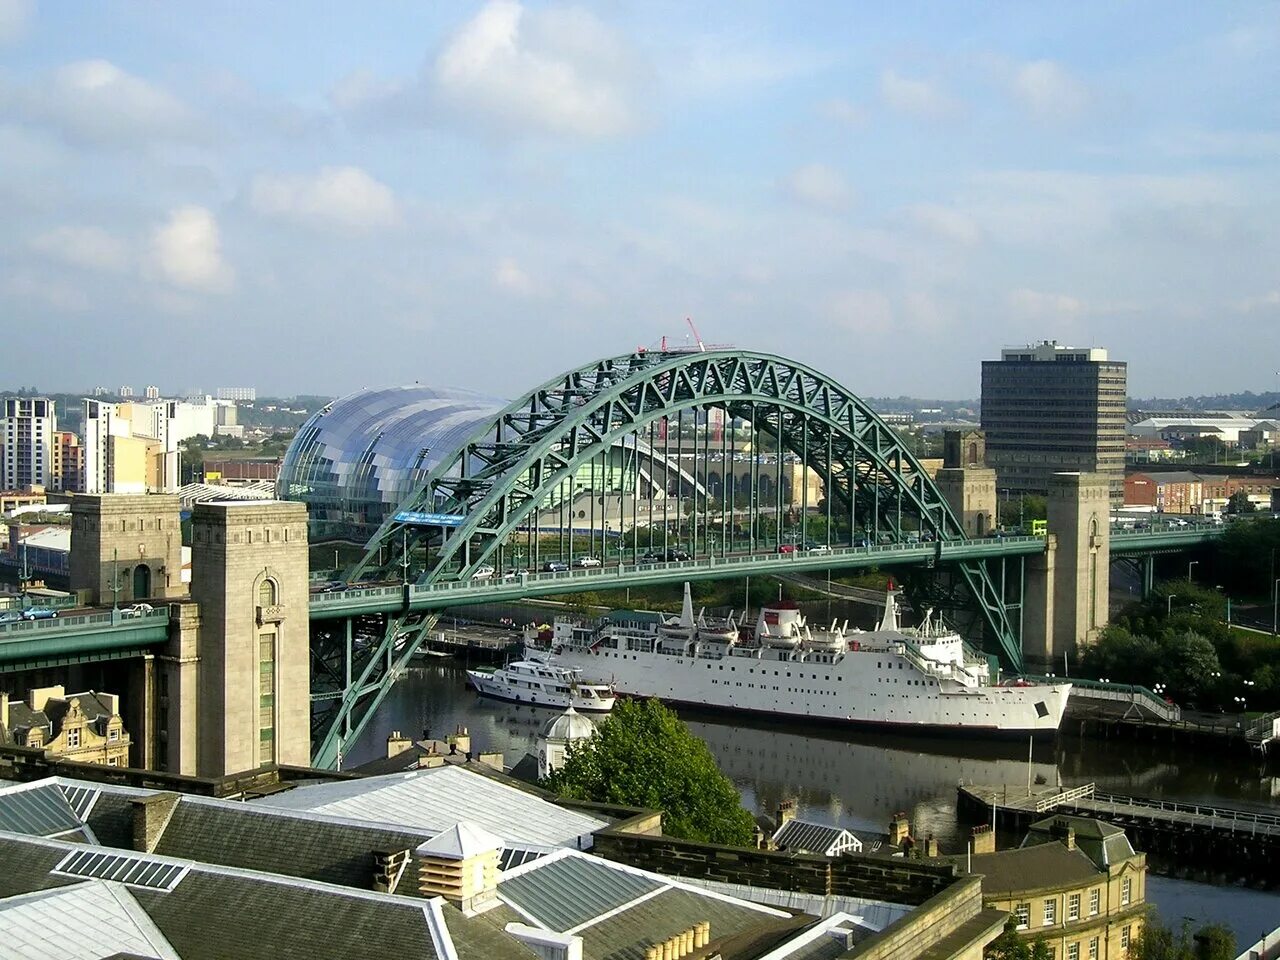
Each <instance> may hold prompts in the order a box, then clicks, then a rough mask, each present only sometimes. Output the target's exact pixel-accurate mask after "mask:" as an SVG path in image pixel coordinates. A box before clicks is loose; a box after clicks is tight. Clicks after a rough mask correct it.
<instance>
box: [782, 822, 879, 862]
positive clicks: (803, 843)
mask: <svg viewBox="0 0 1280 960" xmlns="http://www.w3.org/2000/svg"><path fill="white" fill-rule="evenodd" d="M773 842H774V843H775V844H776V845H777V846H778V849H780V850H791V851H793V852H795V853H816V854H820V855H822V856H828V857H830V856H835V855H836V854H837V853H840V852H841V851H842V850H854V849H858V848H860V847H861V846H862V842H861V841H860V840H858V838H857V837H855V836H854V835H853V834H852V833H850V832H849V831H848V830H845V829H843V828H842V827H833V826H829V825H828V824H825V823H814V822H812V821H811V820H800V819H798V818H797V819H793V820H788V821H787V822H786V823H784V824H783V825H782V826H780V827H779V828H778V829H777V830H776V831H775V832H774V834H773Z"/></svg>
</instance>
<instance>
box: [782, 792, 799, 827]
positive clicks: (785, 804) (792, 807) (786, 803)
mask: <svg viewBox="0 0 1280 960" xmlns="http://www.w3.org/2000/svg"><path fill="white" fill-rule="evenodd" d="M795 818H796V801H795V800H794V798H793V799H791V800H783V801H782V802H781V803H780V804H778V829H779V830H781V829H782V826H783V824H786V823H790V822H791V821H792V820H794V819H795Z"/></svg>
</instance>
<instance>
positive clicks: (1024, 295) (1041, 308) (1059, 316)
mask: <svg viewBox="0 0 1280 960" xmlns="http://www.w3.org/2000/svg"><path fill="white" fill-rule="evenodd" d="M1005 302H1006V304H1007V305H1008V308H1009V312H1010V314H1012V316H1013V317H1014V319H1016V320H1030V321H1036V322H1053V321H1070V320H1075V319H1076V318H1078V317H1080V316H1081V315H1082V314H1083V313H1084V312H1085V305H1084V303H1082V302H1081V301H1080V300H1078V299H1077V298H1076V297H1072V296H1069V295H1068V294H1065V293H1045V292H1042V291H1040V290H1030V289H1027V288H1026V287H1021V288H1019V289H1017V290H1012V291H1010V293H1009V295H1008V297H1007V298H1006V301H1005Z"/></svg>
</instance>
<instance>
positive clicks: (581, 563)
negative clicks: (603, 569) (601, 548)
mask: <svg viewBox="0 0 1280 960" xmlns="http://www.w3.org/2000/svg"><path fill="white" fill-rule="evenodd" d="M573 565H574V566H575V567H598V566H600V558H599V557H574V558H573Z"/></svg>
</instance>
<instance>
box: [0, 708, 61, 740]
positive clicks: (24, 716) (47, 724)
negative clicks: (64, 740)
mask: <svg viewBox="0 0 1280 960" xmlns="http://www.w3.org/2000/svg"><path fill="white" fill-rule="evenodd" d="M0 720H3V721H4V723H5V728H6V729H7V731H8V735H9V737H10V738H12V737H14V736H15V735H16V734H18V733H25V732H27V731H28V730H34V729H35V728H36V727H43V728H44V731H45V739H46V740H48V739H51V734H52V732H53V723H52V722H51V721H50V720H49V717H48V716H47V715H46V714H45V712H44V711H43V710H32V709H31V708H30V707H29V706H27V705H26V704H25V703H23V702H22V701H21V700H10V701H9V716H8V717H0Z"/></svg>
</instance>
